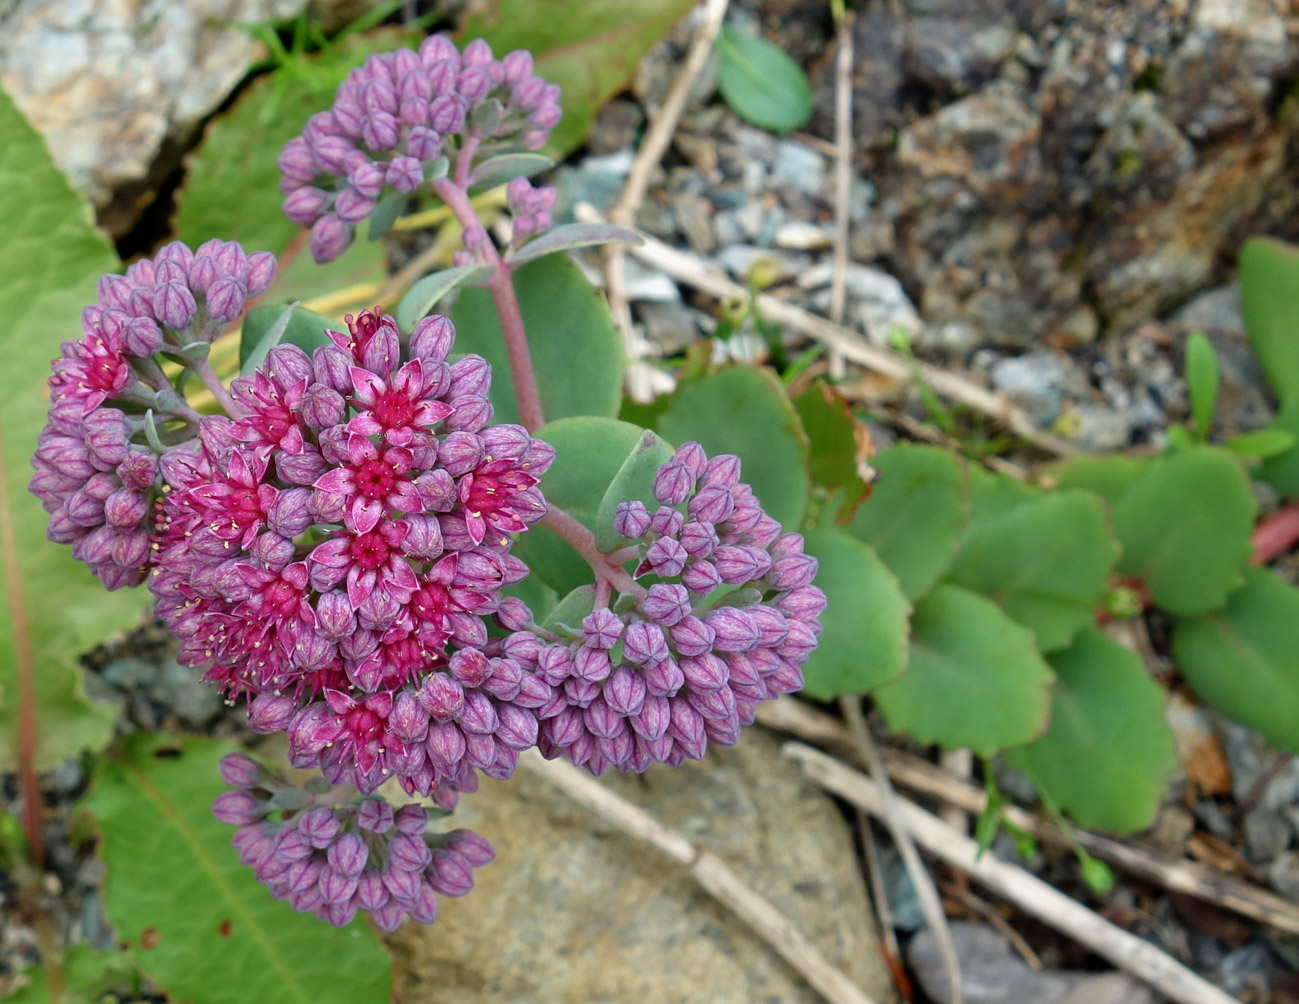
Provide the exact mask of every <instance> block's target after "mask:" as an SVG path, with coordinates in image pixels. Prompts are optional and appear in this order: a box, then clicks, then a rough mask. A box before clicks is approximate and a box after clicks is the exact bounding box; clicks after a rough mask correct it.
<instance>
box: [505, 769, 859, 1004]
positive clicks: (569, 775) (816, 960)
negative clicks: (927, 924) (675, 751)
mask: <svg viewBox="0 0 1299 1004" xmlns="http://www.w3.org/2000/svg"><path fill="white" fill-rule="evenodd" d="M519 764H520V766H522V767H524V768H525V769H527V770H529V771H531V772H532V773H533V774H535V775H537V776H538V777H540V778H542V779H543V780H545V781H549V782H550V783H551V784H553V785H554V786H555V787H556V788H558V789H559V790H560V791H562V792H563V793H564V794H566V795H568V797H569V798H571V799H573V801H575V802H577V803H578V804H579V805H582V806H584V807H585V808H587V809H589V810H590V811H592V812H594V813H595V814H596V815H597V816H600V817H601V818H602V819H604V820H606V821H607V822H609V823H612V824H613V825H614V826H616V827H617V828H618V829H620V830H621V831H622V832H623V833H626V834H627V835H628V836H630V837H633V838H634V839H636V840H639V841H642V842H643V843H647V844H649V845H650V846H651V847H653V848H655V849H656V850H658V851H660V852H662V853H663V854H666V855H667V856H668V857H670V858H672V859H673V860H674V861H676V862H678V863H679V864H682V865H685V866H686V868H687V869H688V870H689V872H690V874H691V876H692V877H693V878H694V880H695V881H696V882H698V883H699V884H700V885H701V886H703V887H704V889H706V890H707V891H708V892H709V893H711V894H712V896H713V898H714V899H716V900H717V901H718V902H719V903H721V904H722V905H723V906H725V907H727V908H728V909H729V910H730V911H731V912H732V913H734V914H735V915H736V917H738V918H739V919H740V920H741V921H743V922H744V923H745V924H747V925H748V926H749V927H750V928H751V929H752V930H753V931H754V933H756V934H757V935H758V936H759V937H761V938H762V939H763V940H764V941H766V942H767V944H769V945H770V946H771V947H772V948H774V949H775V950H776V951H777V952H778V953H779V954H780V955H781V957H782V958H784V959H785V961H786V962H788V963H789V964H790V965H791V966H793V967H794V968H795V969H797V970H798V972H799V973H800V974H802V976H803V978H804V979H806V980H807V982H808V983H809V984H811V985H812V987H813V988H815V989H816V990H817V992H818V993H820V994H821V996H823V997H824V998H825V999H826V1000H827V1001H830V1002H831V1004H873V1002H872V999H871V998H870V997H868V996H867V995H866V994H865V993H864V992H863V991H862V990H861V988H860V987H858V986H857V985H856V984H855V983H853V981H852V980H851V979H849V978H848V976H847V975H846V974H845V973H844V972H843V971H842V970H840V969H838V968H836V967H835V965H834V964H833V963H831V962H830V960H829V959H827V958H826V957H825V955H824V954H822V952H821V950H820V949H819V948H817V947H816V945H814V944H813V943H812V942H811V941H810V940H809V939H808V937H807V935H805V934H804V933H803V932H802V931H800V930H799V929H798V928H797V927H795V926H794V924H793V922H792V921H791V920H790V919H789V918H788V917H786V916H785V915H784V914H783V913H781V912H780V911H779V910H777V909H776V907H774V906H773V905H772V904H771V902H770V901H769V900H767V899H766V898H765V897H763V896H762V895H760V894H759V893H758V892H756V891H755V890H754V889H753V888H752V887H751V886H749V885H748V884H747V883H746V882H745V881H744V879H742V878H741V877H740V876H739V875H737V874H736V873H735V871H734V870H733V869H732V868H731V867H730V866H729V865H727V864H726V863H725V862H724V861H722V859H721V858H719V857H717V856H716V855H714V854H712V853H710V852H709V851H706V850H703V849H702V848H699V847H696V846H695V845H694V844H692V843H691V842H690V841H689V839H687V837H686V836H685V834H683V833H681V832H679V831H677V830H674V829H672V828H671V827H669V826H665V825H664V824H663V823H660V822H659V821H658V820H657V819H655V818H654V817H653V816H651V815H650V814H649V813H648V812H646V811H645V810H644V809H642V808H640V807H639V806H637V805H633V804H632V803H631V802H629V801H627V800H626V799H625V798H623V797H622V796H620V795H616V794H614V793H613V792H612V791H610V790H609V789H608V788H606V787H604V785H602V784H600V782H599V781H597V780H595V778H593V777H591V776H590V775H589V774H587V773H585V772H584V771H583V770H582V769H581V768H579V767H574V766H573V765H572V764H570V763H567V762H565V761H563V760H546V759H545V758H543V757H542V756H541V754H540V753H538V752H537V751H536V750H529V751H528V752H527V753H525V754H524V755H523V756H521V757H520V758H519Z"/></svg>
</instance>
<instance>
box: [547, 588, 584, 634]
mask: <svg viewBox="0 0 1299 1004" xmlns="http://www.w3.org/2000/svg"><path fill="white" fill-rule="evenodd" d="M594 609H595V586H594V585H591V584H590V583H588V584H587V585H585V586H578V587H577V588H576V589H574V590H573V591H572V592H571V593H569V594H568V595H567V596H565V597H564V598H563V599H562V600H560V601H559V603H558V605H556V607H555V609H554V610H552V611H550V613H549V615H547V617H546V619H545V620H544V621H543V622H542V624H541V626H542V627H543V628H545V629H546V630H547V631H554V630H555V629H556V628H559V627H565V628H568V629H569V630H572V631H580V630H582V621H583V620H584V619H585V618H586V617H587V615H589V614H590V613H591V611H592V610H594Z"/></svg>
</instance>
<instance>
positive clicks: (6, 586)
mask: <svg viewBox="0 0 1299 1004" xmlns="http://www.w3.org/2000/svg"><path fill="white" fill-rule="evenodd" d="M0 136H3V137H4V140H3V142H0V214H2V216H0V218H3V219H4V220H5V221H6V223H5V226H4V227H3V229H0V262H4V280H3V282H0V316H2V317H3V318H4V326H3V328H0V349H3V352H4V359H5V363H4V365H5V371H4V372H5V376H4V393H3V394H0V446H2V447H3V449H2V450H0V456H2V457H3V468H0V476H3V478H4V486H3V487H4V494H5V496H6V497H7V500H8V502H7V504H8V508H9V512H10V515H11V517H12V519H13V528H14V547H15V551H16V553H15V554H14V555H13V558H14V561H15V562H16V565H17V570H18V579H17V581H16V582H15V581H10V580H9V578H8V576H7V575H6V574H5V573H4V572H3V568H4V564H3V562H0V737H3V740H2V741H0V771H8V770H12V769H13V768H14V766H15V754H16V749H17V744H16V743H15V741H14V737H15V736H16V735H17V721H18V719H17V710H18V700H17V698H18V688H17V665H18V648H17V645H18V641H17V630H16V626H15V623H14V620H13V616H12V611H13V609H14V605H15V602H16V601H18V602H21V604H22V606H23V608H24V610H25V614H24V616H25V620H26V627H27V629H28V631H27V637H28V639H29V641H30V649H29V650H30V654H31V659H32V664H33V669H34V672H33V677H34V681H33V682H34V683H35V688H36V710H37V728H38V730H39V738H40V745H39V747H38V752H37V765H38V767H39V769H41V770H46V769H49V768H50V767H53V766H55V765H56V764H57V763H59V762H60V761H61V760H63V759H64V758H65V757H67V756H70V755H72V754H74V753H77V752H80V751H81V750H84V749H97V748H99V747H100V746H102V745H103V744H104V743H106V742H107V741H108V739H109V737H110V736H111V735H112V728H113V719H114V718H115V717H116V711H115V709H113V708H110V707H106V706H102V705H94V704H90V703H89V702H88V701H86V700H85V698H84V697H83V696H82V693H81V673H80V670H79V668H78V666H77V657H78V656H79V655H80V654H81V653H82V652H85V651H87V650H88V649H90V648H91V647H92V646H94V645H96V644H98V643H99V642H101V641H103V640H104V639H105V638H106V637H107V636H108V635H110V634H112V633H113V632H115V631H118V630H120V629H122V628H124V627H128V626H130V625H133V624H136V623H138V622H139V619H140V615H141V613H142V612H143V611H144V609H145V607H146V605H147V604H148V601H149V594H148V592H147V591H146V590H143V589H123V590H118V591H117V592H113V593H110V592H108V591H106V590H105V589H104V587H103V586H102V585H100V583H99V580H98V579H96V578H95V577H94V576H93V575H92V574H91V573H90V571H89V570H88V569H87V568H86V566H85V565H83V564H81V563H80V562H78V561H75V560H74V559H73V557H72V549H71V548H69V547H67V546H65V545H61V544H52V543H50V542H49V541H47V540H46V539H45V524H46V522H47V518H48V517H47V516H46V513H45V511H44V510H43V509H42V508H41V504H40V502H38V501H37V500H36V499H35V498H34V497H33V496H32V495H30V494H29V493H28V491H27V482H28V481H29V480H30V479H31V476H32V469H31V464H30V458H31V455H32V452H33V451H34V450H35V448H36V435H37V433H38V432H39V431H40V429H41V427H42V426H43V425H44V424H45V418H46V411H47V410H48V407H49V398H48V390H47V387H46V382H47V381H48V380H49V378H50V373H51V370H50V360H52V359H54V358H55V357H57V356H58V354H59V343H60V342H62V341H64V340H65V339H69V338H77V337H79V336H80V334H81V326H80V318H81V309H82V307H83V306H85V305H86V304H89V303H94V302H95V283H96V281H97V280H98V278H99V276H100V274H101V273H103V272H112V271H116V269H117V267H118V261H117V256H116V255H115V254H114V253H113V249H112V247H111V246H110V245H109V243H108V242H107V241H106V240H104V238H103V237H102V236H101V235H100V234H99V232H98V231H96V230H95V229H94V226H93V225H92V219H93V217H92V215H91V211H90V207H89V206H88V205H86V203H85V202H84V201H83V200H82V199H81V197H80V196H78V195H77V194H76V193H75V192H74V191H73V190H72V187H71V186H70V185H69V184H68V183H67V180H66V179H65V178H64V177H63V175H62V174H60V173H59V170H58V168H56V167H55V166H54V162H53V161H52V160H51V159H50V156H49V154H48V153H47V152H46V149H45V144H44V141H43V140H42V139H41V137H40V135H39V134H38V133H37V132H36V131H35V130H34V129H32V128H31V126H29V125H28V124H27V122H26V120H25V119H23V117H22V115H21V113H19V111H18V109H17V108H15V107H14V105H13V103H12V102H11V101H10V99H9V97H8V95H6V94H4V93H3V92H0ZM0 546H2V545H0Z"/></svg>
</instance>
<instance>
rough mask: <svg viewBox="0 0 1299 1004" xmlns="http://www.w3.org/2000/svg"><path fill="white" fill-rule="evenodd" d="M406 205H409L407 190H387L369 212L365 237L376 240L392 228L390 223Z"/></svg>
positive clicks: (400, 213) (399, 215) (394, 220)
mask: <svg viewBox="0 0 1299 1004" xmlns="http://www.w3.org/2000/svg"><path fill="white" fill-rule="evenodd" d="M408 205H410V193H409V192H389V193H388V194H387V195H385V196H384V197H383V198H382V199H380V200H379V202H378V204H377V205H376V206H375V207H374V211H373V212H372V213H370V226H369V229H368V230H367V231H366V237H367V238H368V239H369V240H372V241H377V240H378V239H379V238H380V237H382V236H383V235H384V234H386V233H387V232H388V231H389V230H391V229H392V225H393V224H394V223H396V222H397V220H398V219H399V218H400V217H401V215H402V214H403V213H404V212H406V207H407V206H408Z"/></svg>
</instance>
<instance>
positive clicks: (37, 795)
mask: <svg viewBox="0 0 1299 1004" xmlns="http://www.w3.org/2000/svg"><path fill="white" fill-rule="evenodd" d="M6 469H7V468H6V466H5V458H4V429H3V428H0V472H3V471H5V470H6ZM17 539H18V538H17V535H16V534H15V532H14V521H13V509H12V508H11V507H10V500H9V482H8V480H7V479H6V478H5V477H4V475H3V473H0V554H2V555H3V559H4V579H5V594H6V595H7V596H8V597H9V617H10V619H11V620H12V621H13V626H14V660H15V662H16V663H17V671H18V673H17V675H18V785H19V791H20V792H21V794H22V800H23V831H24V832H25V833H26V834H27V843H28V846H30V847H31V852H32V858H33V860H35V862H36V864H37V866H38V867H44V864H45V842H44V840H43V839H42V837H41V786H40V780H39V778H38V777H37V774H36V749H37V743H38V739H39V732H38V730H37V727H36V673H35V667H34V666H33V665H32V638H31V626H30V624H29V623H28V621H27V608H26V606H25V604H24V602H23V591H22V586H23V580H22V569H21V568H20V567H19V564H18V546H17Z"/></svg>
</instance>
